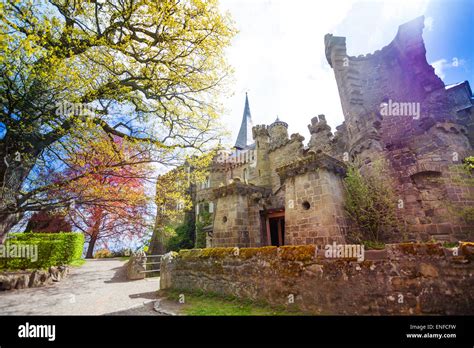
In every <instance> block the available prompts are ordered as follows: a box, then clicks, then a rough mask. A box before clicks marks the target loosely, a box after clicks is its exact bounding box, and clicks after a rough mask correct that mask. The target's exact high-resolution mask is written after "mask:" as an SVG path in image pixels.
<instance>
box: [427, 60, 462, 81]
mask: <svg viewBox="0 0 474 348" xmlns="http://www.w3.org/2000/svg"><path fill="white" fill-rule="evenodd" d="M462 65H464V59H459V58H458V57H453V58H451V61H448V60H447V59H445V58H442V59H439V60H436V61H434V62H433V63H431V66H432V67H433V68H434V69H435V73H436V75H438V77H439V78H440V79H441V80H444V78H445V77H446V70H447V69H455V68H458V67H460V66H462Z"/></svg>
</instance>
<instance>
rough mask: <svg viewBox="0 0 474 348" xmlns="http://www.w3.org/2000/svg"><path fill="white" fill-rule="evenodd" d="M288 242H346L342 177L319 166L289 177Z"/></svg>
mask: <svg viewBox="0 0 474 348" xmlns="http://www.w3.org/2000/svg"><path fill="white" fill-rule="evenodd" d="M285 186H286V206H285V228H286V235H287V237H286V240H287V244H293V245H298V244H327V243H332V242H333V241H336V242H338V243H343V242H344V229H343V228H342V226H344V225H345V218H344V212H343V187H342V182H341V178H340V177H338V176H337V175H336V174H334V173H331V172H329V171H328V170H326V169H318V170H317V171H315V172H309V173H305V174H302V175H297V176H295V177H292V178H289V179H287V180H286V185H285Z"/></svg>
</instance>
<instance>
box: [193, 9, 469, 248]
mask: <svg viewBox="0 0 474 348" xmlns="http://www.w3.org/2000/svg"><path fill="white" fill-rule="evenodd" d="M423 27H424V18H423V17H419V18H417V19H415V20H413V21H410V22H408V23H405V24H403V25H401V26H400V27H399V29H398V33H397V35H396V37H395V38H394V40H393V41H392V42H391V43H390V44H389V45H388V46H386V47H384V48H382V49H381V50H380V51H376V52H375V53H373V54H368V55H365V56H358V57H351V56H348V55H347V53H346V45H345V40H346V39H345V37H336V36H333V35H331V34H327V35H326V36H325V38H324V41H325V53H326V58H327V61H328V63H329V65H330V66H331V67H332V69H333V71H334V75H335V78H336V81H337V86H338V90H339V95H340V100H341V104H342V110H343V113H344V120H345V121H344V122H343V123H342V125H340V126H338V127H337V128H336V132H335V133H334V134H333V133H332V131H331V128H330V126H329V125H328V124H327V123H326V119H325V116H324V115H319V116H318V117H314V118H313V119H311V124H310V125H309V126H308V129H309V132H310V134H311V137H310V139H309V142H308V143H307V144H306V143H305V142H304V140H305V138H304V137H303V136H301V135H300V134H292V135H291V136H289V134H288V125H287V124H286V123H285V122H283V121H281V120H279V119H277V120H276V121H275V122H273V123H272V124H270V125H258V126H255V127H253V128H252V131H251V134H250V131H249V130H248V128H249V124H250V122H249V121H250V119H251V115H250V106H249V101H248V96H246V99H245V107H244V114H243V120H242V125H241V128H240V131H239V134H238V137H237V140H236V143H235V150H237V151H234V153H233V154H229V155H225V154H224V153H220V154H219V156H217V157H216V158H215V160H214V162H213V164H212V166H211V169H210V171H209V175H208V177H207V179H206V181H205V182H204V183H202V184H200V185H198V186H197V188H196V192H195V197H194V205H195V212H196V216H197V219H199V216H200V215H202V214H203V213H204V212H206V213H208V214H210V216H211V220H210V221H211V223H210V224H209V226H207V227H206V228H205V230H206V232H207V242H206V246H208V247H209V246H212V247H229V246H232V247H233V246H238V247H258V246H265V245H277V246H279V245H297V244H327V243H332V242H334V241H336V242H338V243H344V242H345V241H346V236H347V231H348V230H349V229H350V228H351V221H349V219H348V217H347V216H346V214H345V212H344V187H343V178H344V176H345V174H346V168H347V164H349V163H358V165H359V168H360V170H361V172H362V173H363V171H364V168H366V167H368V166H370V165H371V164H372V163H373V162H374V161H375V160H376V159H379V158H383V159H385V160H386V161H387V162H388V163H389V172H390V176H391V177H392V179H393V180H394V182H395V186H396V187H395V190H396V194H397V196H398V198H399V200H400V201H401V202H403V205H402V206H403V208H402V210H401V211H400V212H399V214H398V215H399V219H400V220H401V222H402V225H403V227H404V229H405V231H406V232H407V234H406V235H404V237H403V238H406V239H408V240H430V239H433V238H434V239H436V240H446V241H456V240H466V239H467V240H472V237H473V235H472V233H473V232H474V225H472V224H470V223H466V221H463V220H462V219H460V218H459V217H458V216H455V214H452V213H450V211H449V209H448V207H455V208H456V209H462V208H466V207H467V208H469V207H471V208H472V207H473V205H474V187H473V186H472V185H463V184H462V183H460V182H459V180H455V179H454V177H455V169H453V168H454V167H453V165H456V164H460V163H461V160H462V159H463V158H464V157H466V156H468V155H471V154H472V148H473V146H474V145H473V141H474V138H473V136H474V132H473V127H474V122H473V110H474V108H473V106H474V98H473V95H472V91H471V89H470V86H469V83H468V82H467V81H464V82H462V83H459V84H456V85H453V86H445V84H444V83H443V81H442V80H441V79H440V78H439V77H438V76H436V74H435V73H434V69H433V68H432V67H431V66H430V65H429V64H428V63H427V60H426V56H425V54H426V51H425V46H424V42H423V38H422V32H423ZM433 179H443V180H433ZM391 239H392V240H394V241H401V239H402V236H401V235H395V236H392V238H391Z"/></svg>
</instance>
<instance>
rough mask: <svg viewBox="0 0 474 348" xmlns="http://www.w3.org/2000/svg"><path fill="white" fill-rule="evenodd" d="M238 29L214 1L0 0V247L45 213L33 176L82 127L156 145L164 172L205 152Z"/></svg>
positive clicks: (71, 141)
mask: <svg viewBox="0 0 474 348" xmlns="http://www.w3.org/2000/svg"><path fill="white" fill-rule="evenodd" d="M234 33H235V31H234V29H233V27H232V22H231V20H230V18H229V17H228V15H223V14H221V13H220V11H219V8H218V5H217V2H216V0H205V1H204V0H202V1H201V0H49V1H40V0H38V1H31V0H27V1H21V2H20V1H8V0H7V1H4V0H0V52H1V55H0V98H1V104H2V107H1V109H0V126H1V127H2V128H4V132H5V135H4V136H3V138H2V139H0V190H1V191H0V243H1V242H3V241H4V238H5V236H6V234H7V233H8V231H9V230H10V229H11V228H12V226H14V225H15V224H16V223H17V222H18V221H19V219H20V218H21V217H22V215H23V214H24V213H25V212H26V211H30V210H41V209H42V208H43V207H42V206H43V205H44V204H45V201H44V196H43V195H42V193H43V192H45V191H47V190H49V189H50V187H44V186H42V185H38V184H37V183H35V180H34V179H35V177H36V175H37V173H36V174H35V170H36V171H39V172H40V171H41V166H42V165H44V164H47V163H51V161H52V160H51V158H54V157H57V158H56V159H55V160H58V161H60V160H61V157H62V155H63V154H65V153H70V152H71V151H74V143H75V140H76V139H80V137H81V132H80V131H79V130H81V129H88V130H94V131H97V130H100V131H101V132H104V133H105V134H108V135H110V136H116V137H120V138H122V139H124V140H125V141H130V142H140V143H143V144H148V145H149V146H153V147H154V148H155V149H156V150H157V151H158V152H157V153H158V155H157V158H156V160H157V161H159V162H162V163H164V164H167V163H168V161H169V159H170V158H171V159H176V152H177V151H181V150H182V149H187V148H193V149H202V148H203V147H204V146H206V144H208V143H209V141H210V140H212V139H213V137H214V136H215V133H214V132H213V130H214V129H215V128H216V119H217V116H218V114H219V107H218V105H217V104H216V102H215V101H216V95H217V93H218V92H220V90H222V88H221V87H220V86H221V84H222V82H223V79H224V77H225V76H226V75H227V74H228V72H229V68H228V66H227V65H226V62H225V61H224V59H223V50H224V49H225V47H226V46H227V45H229V42H230V39H231V38H232V36H233V35H234ZM218 86H219V89H218ZM0 136H1V135H0ZM58 149H61V150H60V151H59V150H58ZM55 160H53V162H54V161H55ZM54 184H55V185H57V186H58V185H59V186H60V185H61V183H54ZM46 186H48V185H46Z"/></svg>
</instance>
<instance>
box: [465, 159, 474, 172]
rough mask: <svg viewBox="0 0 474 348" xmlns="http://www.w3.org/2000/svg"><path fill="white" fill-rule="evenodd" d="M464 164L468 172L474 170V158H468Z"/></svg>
mask: <svg viewBox="0 0 474 348" xmlns="http://www.w3.org/2000/svg"><path fill="white" fill-rule="evenodd" d="M463 163H464V168H466V169H467V170H469V171H472V170H474V156H469V157H466V158H465V159H464V160H463Z"/></svg>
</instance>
